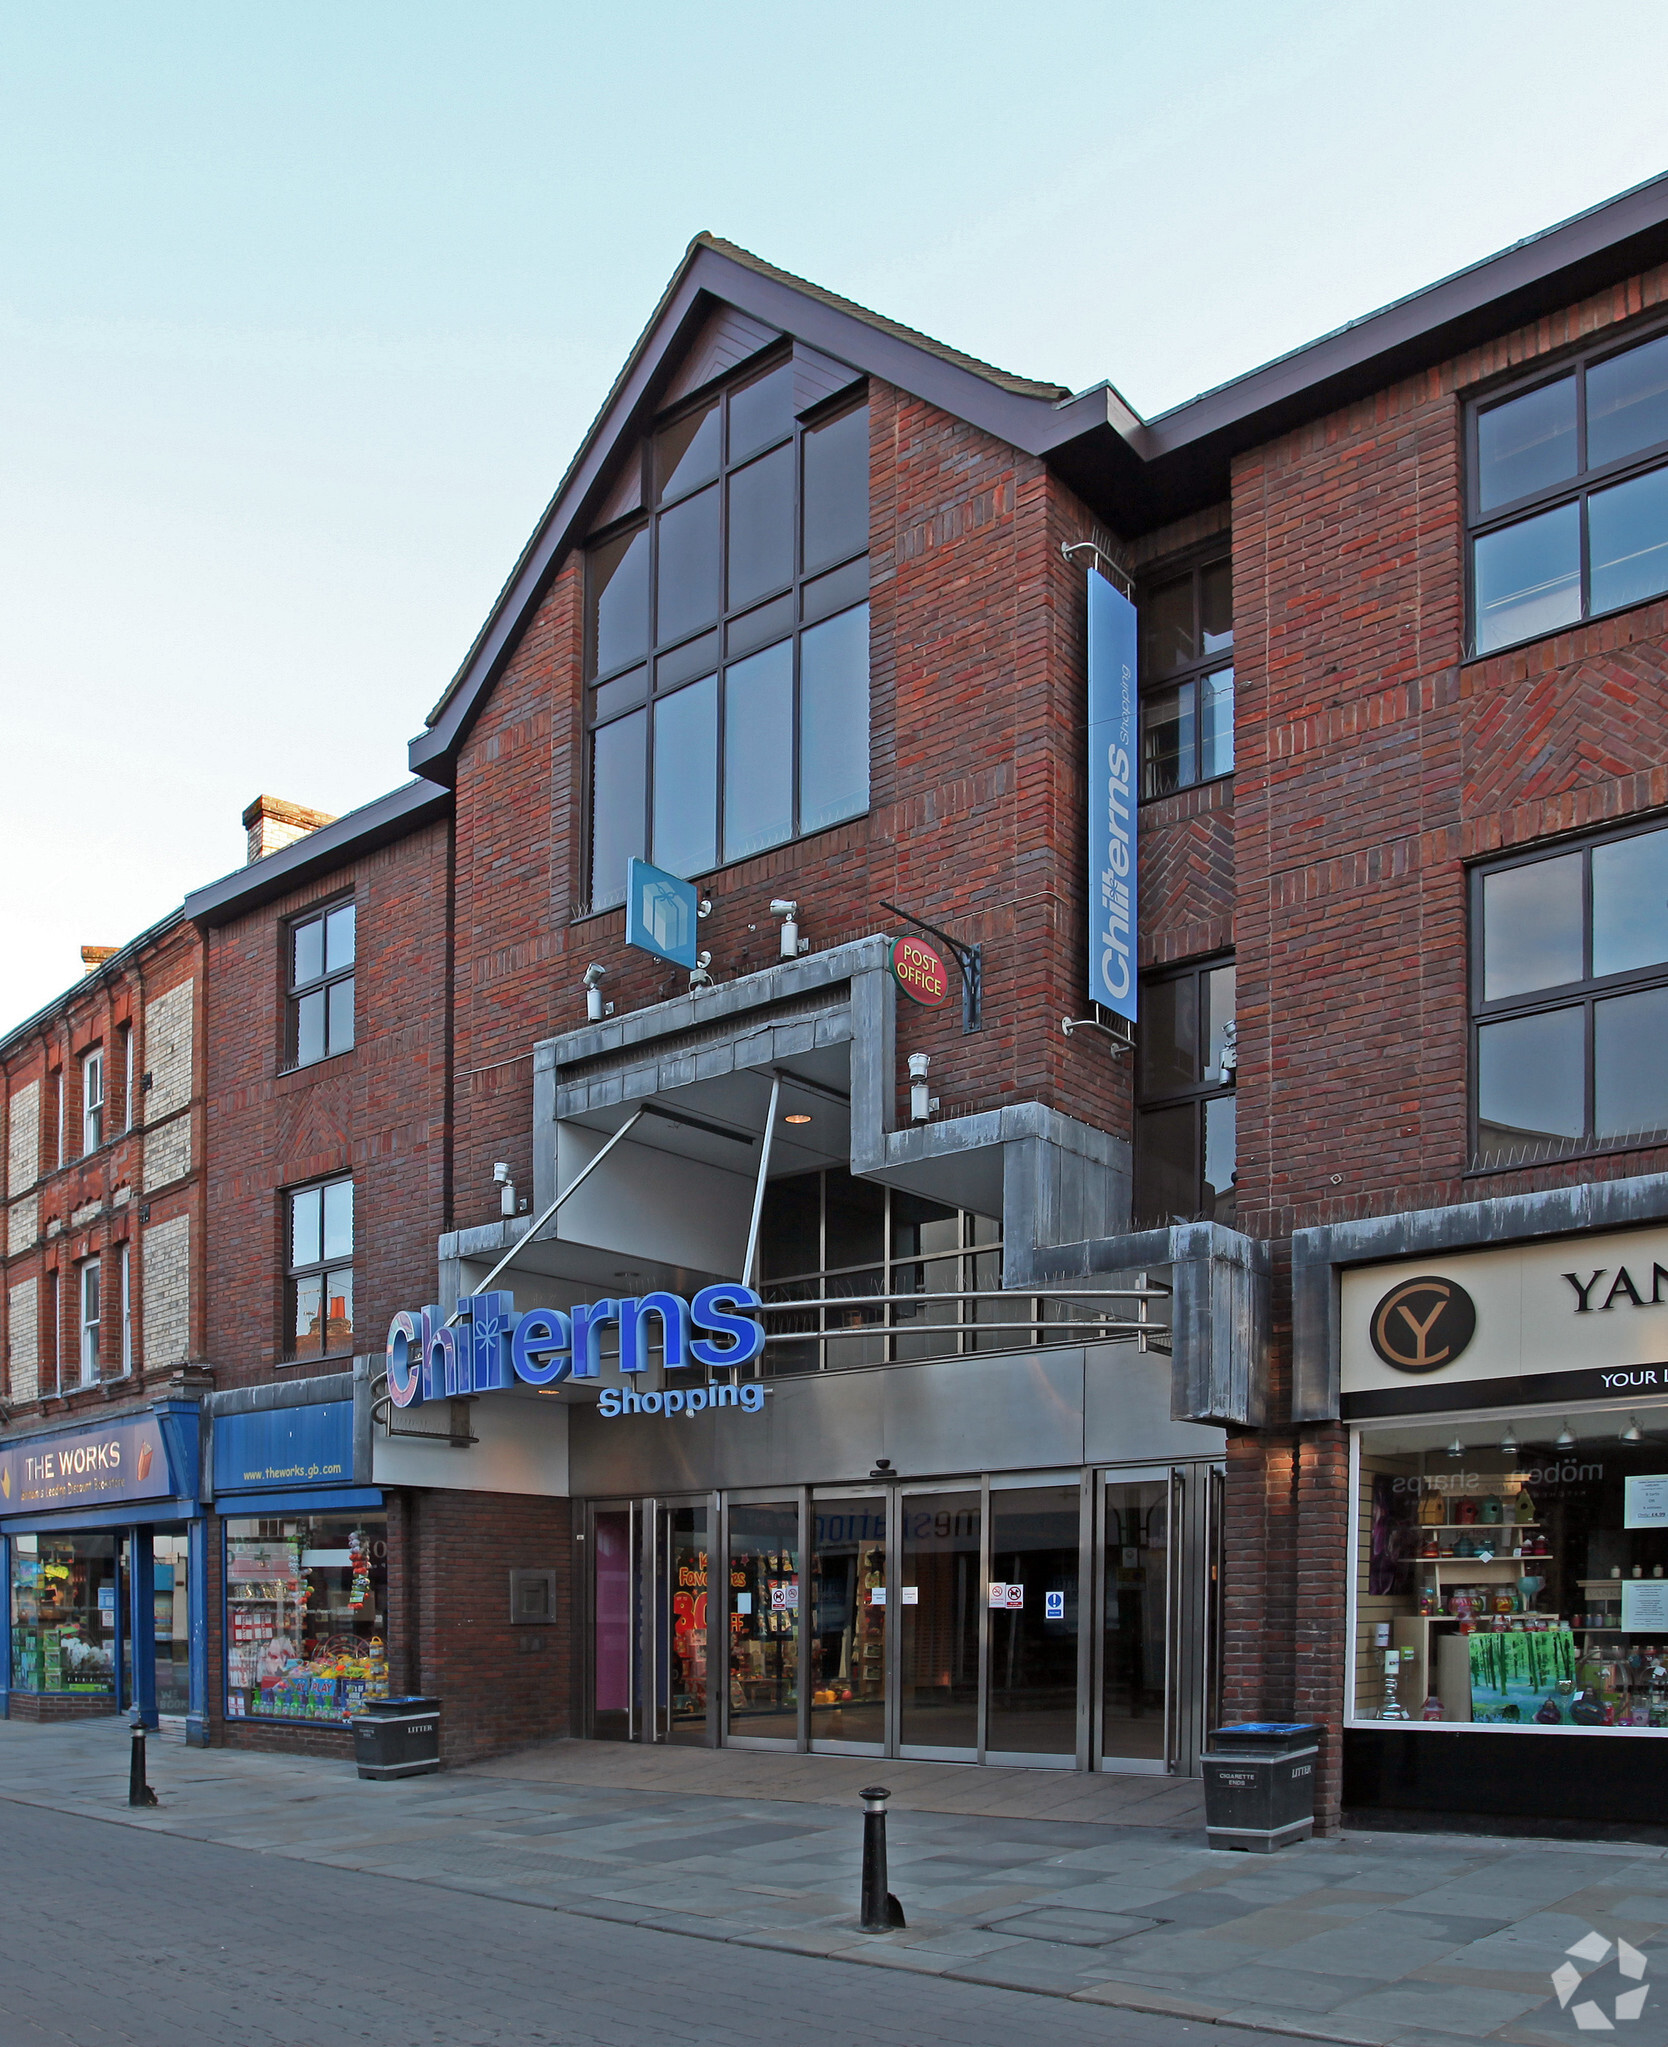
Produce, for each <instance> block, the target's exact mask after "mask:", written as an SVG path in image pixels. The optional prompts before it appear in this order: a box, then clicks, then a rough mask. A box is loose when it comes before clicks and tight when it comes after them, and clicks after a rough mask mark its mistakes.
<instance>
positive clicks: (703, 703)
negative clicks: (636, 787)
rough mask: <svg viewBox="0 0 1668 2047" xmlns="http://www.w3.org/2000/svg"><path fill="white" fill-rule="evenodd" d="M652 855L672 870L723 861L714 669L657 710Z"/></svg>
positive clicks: (685, 870)
mask: <svg viewBox="0 0 1668 2047" xmlns="http://www.w3.org/2000/svg"><path fill="white" fill-rule="evenodd" d="M652 843H653V852H652V854H651V856H650V857H651V858H652V859H653V861H654V863H655V865H656V866H657V867H664V868H665V869H666V870H667V872H668V873H669V874H681V875H685V876H688V875H691V874H699V873H701V871H702V870H703V869H704V868H708V867H715V866H716V865H717V864H718V678H717V676H715V675H709V676H707V678H706V679H705V680H704V681H702V682H692V683H691V684H690V685H689V687H688V688H687V689H680V690H679V691H677V693H676V694H675V695H673V696H669V697H662V698H661V699H660V701H659V702H658V703H657V704H656V705H655V711H654V838H653V842H652Z"/></svg>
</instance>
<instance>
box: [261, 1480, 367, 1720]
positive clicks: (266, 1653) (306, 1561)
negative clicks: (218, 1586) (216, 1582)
mask: <svg viewBox="0 0 1668 2047" xmlns="http://www.w3.org/2000/svg"><path fill="white" fill-rule="evenodd" d="M387 1578H388V1572H387V1539H386V1523H385V1520H384V1517H383V1516H381V1515H373V1514H362V1515H358V1516H356V1517H354V1518H353V1519H351V1520H350V1519H342V1518H331V1517H326V1516H323V1515H301V1516H296V1517H289V1518H285V1519H283V1520H269V1519H262V1520H259V1521H229V1522H228V1523H227V1524H226V1712H227V1716H228V1718H230V1719H234V1720H236V1719H262V1720H326V1721H332V1722H335V1723H336V1724H338V1725H341V1726H346V1725H347V1724H348V1722H349V1721H350V1720H351V1719H352V1717H353V1715H354V1714H355V1713H358V1712H362V1711H363V1710H364V1705H365V1701H366V1700H367V1699H380V1698H386V1697H387V1696H388V1651H387V1637H388V1622H387V1611H386V1609H387Z"/></svg>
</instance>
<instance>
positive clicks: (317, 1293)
mask: <svg viewBox="0 0 1668 2047" xmlns="http://www.w3.org/2000/svg"><path fill="white" fill-rule="evenodd" d="M290 1302H291V1307H290V1344H291V1347H292V1348H293V1349H294V1350H296V1351H297V1352H300V1353H306V1352H316V1351H318V1350H319V1349H320V1348H321V1347H322V1339H323V1335H324V1312H323V1311H324V1281H323V1278H322V1277H321V1275H320V1274H318V1273H316V1272H315V1273H314V1274H313V1275H312V1277H311V1278H310V1279H298V1280H297V1281H296V1282H295V1284H294V1285H293V1286H292V1287H291V1289H290Z"/></svg>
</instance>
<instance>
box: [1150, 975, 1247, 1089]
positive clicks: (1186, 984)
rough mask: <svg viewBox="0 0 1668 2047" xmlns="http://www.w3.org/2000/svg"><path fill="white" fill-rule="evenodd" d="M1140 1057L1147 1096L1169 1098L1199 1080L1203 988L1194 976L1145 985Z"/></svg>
mask: <svg viewBox="0 0 1668 2047" xmlns="http://www.w3.org/2000/svg"><path fill="white" fill-rule="evenodd" d="M1228 971H1229V972H1230V973H1232V971H1233V969H1232V968H1229V969H1228ZM1213 1021H1214V1019H1213ZM1139 1056H1140V1060H1141V1092H1142V1094H1144V1095H1166V1094H1169V1093H1171V1092H1172V1091H1173V1090H1174V1089H1176V1088H1179V1087H1191V1086H1192V1085H1193V1084H1194V1082H1195V1081H1196V1080H1197V1079H1198V1078H1199V984H1198V982H1197V981H1196V980H1195V979H1194V978H1193V976H1192V975H1191V974H1183V975H1182V976H1181V977H1180V978H1179V979H1178V980H1174V981H1143V982H1142V984H1141V1047H1140V1055H1139Z"/></svg>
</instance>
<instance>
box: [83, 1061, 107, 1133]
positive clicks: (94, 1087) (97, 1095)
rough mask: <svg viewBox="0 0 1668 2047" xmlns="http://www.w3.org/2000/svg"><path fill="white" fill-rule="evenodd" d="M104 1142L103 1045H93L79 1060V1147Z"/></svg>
mask: <svg viewBox="0 0 1668 2047" xmlns="http://www.w3.org/2000/svg"><path fill="white" fill-rule="evenodd" d="M103 1142H104V1047H103V1046H102V1045H95V1046H94V1047H93V1049H92V1051H90V1052H89V1053H87V1055H86V1056H85V1057H84V1058H83V1059H82V1061H81V1149H82V1151H83V1152H84V1153H85V1152H89V1151H97V1150H98V1148H99V1146H100V1145H101V1144H102V1143H103Z"/></svg>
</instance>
